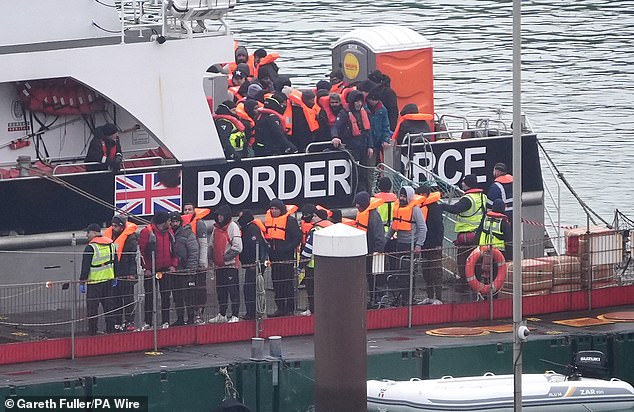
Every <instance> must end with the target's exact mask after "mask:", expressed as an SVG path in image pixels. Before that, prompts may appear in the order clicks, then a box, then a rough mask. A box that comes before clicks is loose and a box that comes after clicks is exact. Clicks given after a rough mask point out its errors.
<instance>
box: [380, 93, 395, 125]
mask: <svg viewBox="0 0 634 412" xmlns="http://www.w3.org/2000/svg"><path fill="white" fill-rule="evenodd" d="M379 98H380V99H381V102H382V103H383V106H385V108H386V109H387V117H388V118H389V119H390V129H392V130H394V129H395V128H396V123H397V122H398V99H397V98H396V92H395V91H394V90H393V89H392V88H391V87H386V86H381V88H380V92H379Z"/></svg>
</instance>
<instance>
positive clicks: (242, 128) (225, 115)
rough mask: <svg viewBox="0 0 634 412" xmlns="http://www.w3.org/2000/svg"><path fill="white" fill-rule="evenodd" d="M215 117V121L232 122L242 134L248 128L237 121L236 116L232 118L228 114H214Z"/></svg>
mask: <svg viewBox="0 0 634 412" xmlns="http://www.w3.org/2000/svg"><path fill="white" fill-rule="evenodd" d="M213 117H214V120H219V119H224V120H227V121H230V122H231V123H232V124H233V125H234V126H235V128H236V129H238V130H239V131H241V132H244V130H245V129H246V127H245V126H244V123H242V122H241V121H240V120H238V119H236V118H235V117H234V116H231V115H228V114H214V115H213Z"/></svg>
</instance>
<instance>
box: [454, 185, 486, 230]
mask: <svg viewBox="0 0 634 412" xmlns="http://www.w3.org/2000/svg"><path fill="white" fill-rule="evenodd" d="M465 197H467V198H468V199H469V200H470V201H471V206H470V207H469V209H467V210H466V211H464V212H462V213H460V214H459V215H457V216H456V227H455V231H456V233H464V232H473V231H475V230H476V229H477V228H478V226H480V222H481V221H482V216H484V214H485V213H486V206H485V205H486V202H487V197H486V195H485V194H484V193H483V192H482V191H478V192H472V193H467V194H465Z"/></svg>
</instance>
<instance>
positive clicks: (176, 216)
mask: <svg viewBox="0 0 634 412" xmlns="http://www.w3.org/2000/svg"><path fill="white" fill-rule="evenodd" d="M169 218H170V220H171V221H177V222H182V221H183V216H181V214H180V213H178V212H176V211H173V212H170V213H169Z"/></svg>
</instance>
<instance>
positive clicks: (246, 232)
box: [238, 209, 269, 320]
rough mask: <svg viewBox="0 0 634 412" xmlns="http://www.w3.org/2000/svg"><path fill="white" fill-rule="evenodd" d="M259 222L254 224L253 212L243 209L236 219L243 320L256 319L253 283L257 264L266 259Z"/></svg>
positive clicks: (262, 269) (265, 244)
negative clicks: (238, 236) (240, 245)
mask: <svg viewBox="0 0 634 412" xmlns="http://www.w3.org/2000/svg"><path fill="white" fill-rule="evenodd" d="M258 223H259V224H261V222H256V220H255V218H254V217H253V212H252V211H250V210H248V209H245V210H243V211H241V212H240V215H239V217H238V225H240V230H241V231H242V252H241V253H240V262H241V263H242V267H243V268H244V285H243V286H242V294H243V298H244V306H245V307H246V309H247V312H246V314H245V315H244V316H243V317H242V319H245V320H252V319H255V317H256V310H255V299H256V288H255V281H256V276H257V269H258V268H257V266H256V265H257V264H260V263H261V262H264V261H265V260H267V259H268V253H269V251H268V243H267V242H266V240H265V239H264V235H263V233H262V228H261V227H260V226H259V224H258ZM259 269H260V273H263V272H264V269H265V268H264V267H263V266H262V265H261V264H260V268H259Z"/></svg>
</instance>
